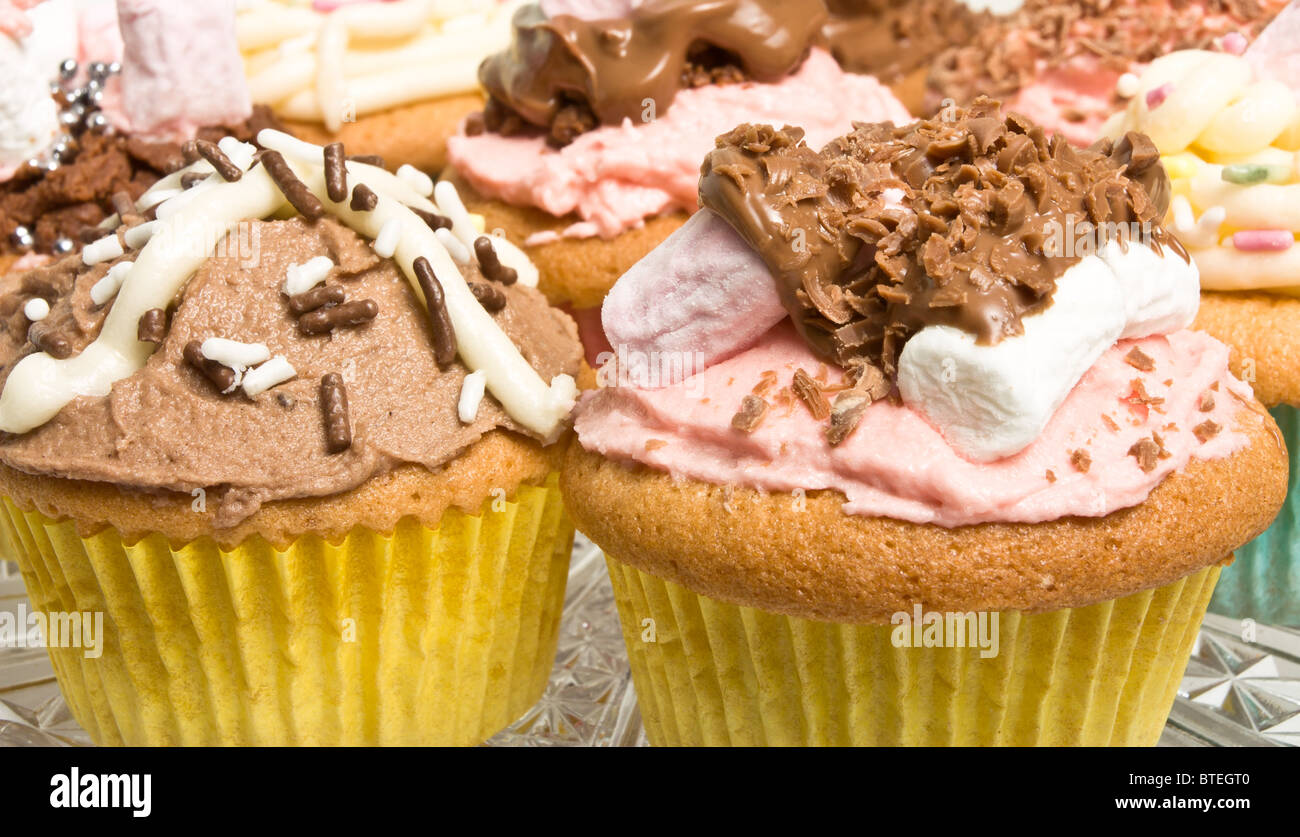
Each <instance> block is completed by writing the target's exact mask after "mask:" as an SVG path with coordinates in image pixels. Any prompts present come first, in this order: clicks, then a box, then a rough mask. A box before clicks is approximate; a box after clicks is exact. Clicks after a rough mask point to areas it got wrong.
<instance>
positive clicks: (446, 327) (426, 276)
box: [411, 256, 456, 369]
mask: <svg viewBox="0 0 1300 837" xmlns="http://www.w3.org/2000/svg"><path fill="white" fill-rule="evenodd" d="M411 268H412V270H414V271H415V278H416V280H417V281H418V282H419V283H420V290H421V291H423V292H424V304H425V307H427V308H428V310H429V326H430V328H431V329H432V331H433V357H434V360H436V361H437V362H438V366H439V367H440V368H443V369H445V368H446V367H447V366H448V364H450V363H451V362H452V361H453V360H455V359H456V330H455V329H454V328H453V327H452V325H451V316H450V315H449V314H448V313H447V300H446V297H444V296H443V292H442V284H441V283H439V282H438V277H437V276H435V275H434V273H433V266H432V265H430V264H429V260H428V259H426V258H425V257H424V256H419V257H417V258H416V260H415V261H414V263H412V265H411Z"/></svg>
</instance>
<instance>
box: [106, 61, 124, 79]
mask: <svg viewBox="0 0 1300 837" xmlns="http://www.w3.org/2000/svg"><path fill="white" fill-rule="evenodd" d="M120 72H122V62H121V61H114V62H113V63H112V64H109V65H108V74H109V75H110V76H115V75H117V74H118V73H120Z"/></svg>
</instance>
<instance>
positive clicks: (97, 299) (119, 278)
mask: <svg viewBox="0 0 1300 837" xmlns="http://www.w3.org/2000/svg"><path fill="white" fill-rule="evenodd" d="M132 264H133V263H132V262H118V263H117V264H115V265H113V266H112V267H110V268H109V269H108V273H105V274H104V275H103V276H102V277H101V278H100V280H99V281H98V282H96V283H95V284H94V285H92V286H91V288H90V301H91V302H93V303H95V304H96V305H103V304H104V303H105V302H108V301H109V300H110V299H112V298H113V297H115V296H117V292H118V290H119V289H120V288H121V287H122V282H123V280H125V279H126V274H128V273H130V272H131V265H132Z"/></svg>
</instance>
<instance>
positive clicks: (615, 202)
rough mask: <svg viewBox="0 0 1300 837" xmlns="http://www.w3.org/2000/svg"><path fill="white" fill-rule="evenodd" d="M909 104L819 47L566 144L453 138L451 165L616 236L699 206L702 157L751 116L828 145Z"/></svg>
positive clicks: (481, 186)
mask: <svg viewBox="0 0 1300 837" xmlns="http://www.w3.org/2000/svg"><path fill="white" fill-rule="evenodd" d="M910 120H911V116H909V115H908V113H907V110H906V108H904V107H903V105H902V104H901V103H900V102H899V101H898V100H897V99H896V98H894V96H893V94H892V93H890V92H889V89H888V88H887V87H884V86H883V85H881V84H880V83H879V82H877V81H876V80H875V79H874V78H871V77H870V76H860V75H852V74H850V73H845V72H844V71H843V70H841V69H840V67H839V65H838V64H836V63H835V59H833V58H831V56H830V54H829V53H827V52H825V51H823V50H819V49H815V50H813V51H812V53H811V54H810V55H809V56H808V59H807V60H806V61H805V62H804V63H803V65H802V66H801V67H800V68H799V71H798V72H796V73H794V74H792V75H790V76H788V77H786V78H785V79H782V80H781V81H780V82H779V83H777V84H754V83H747V84H734V85H709V86H706V87H700V88H696V89H694V90H683V91H681V92H680V93H678V94H677V98H676V99H674V100H673V103H672V107H670V108H668V110H667V111H666V112H664V113H661V114H659V115H658V117H657V118H655V119H653V120H651V121H649V122H646V123H643V124H633V123H632V122H630V121H627V122H624V123H623V124H622V125H611V126H605V127H602V128H598V129H596V130H594V131H590V132H588V133H586V134H583V135H582V136H580V137H578V139H577V140H575V141H574V142H572V143H571V144H569V145H568V146H566V147H564V148H562V149H559V150H555V149H552V148H548V147H547V145H546V143H545V141H544V140H543V139H542V138H541V137H503V136H499V135H497V134H490V133H484V134H480V135H478V136H474V137H470V136H464V135H462V136H455V137H452V138H451V139H450V141H449V142H448V147H447V151H448V156H449V157H450V159H451V162H452V164H453V165H454V166H455V167H456V170H457V171H459V172H460V173H461V174H462V175H463V176H464V177H465V178H466V179H468V180H469V182H470V183H471V184H472V185H473V186H474V188H475V189H477V190H478V191H479V192H481V193H483V194H485V195H489V196H491V197H494V198H498V199H500V200H503V201H505V202H507V203H511V204H515V205H528V206H536V207H539V208H541V209H544V210H545V211H547V212H549V213H550V214H552V215H555V216H557V217H558V216H563V215H567V214H569V213H571V212H576V213H577V214H578V215H579V216H580V217H581V218H582V219H583V221H582V222H581V223H579V224H574V225H573V227H572V228H571V229H570V230H569V231H568V232H567V234H568V235H571V236H575V237H582V236H592V235H600V236H602V237H605V238H613V237H614V236H616V235H618V234H619V233H621V232H623V231H624V230H627V229H631V228H633V227H639V226H641V224H643V223H644V221H645V219H646V218H648V217H651V216H653V215H658V214H660V213H663V212H669V211H672V210H678V209H680V210H685V211H687V212H694V211H695V209H696V207H697V205H698V204H697V196H696V190H697V186H698V182H699V178H700V160H702V159H703V158H704V155H705V154H707V153H708V152H709V151H710V150H711V149H712V148H713V145H714V139H715V138H716V137H717V136H718V135H719V134H723V133H726V132H727V131H729V130H731V129H732V128H734V127H736V126H737V125H739V124H741V123H745V122H756V123H768V124H774V125H778V126H780V125H786V124H790V125H798V126H799V127H801V128H803V129H804V130H805V131H806V132H807V140H808V144H809V145H810V146H812V147H814V148H820V147H821V146H822V145H824V144H825V143H827V142H829V141H830V140H832V139H834V138H835V137H837V136H840V135H841V134H844V133H845V132H847V131H849V130H851V129H852V123H853V122H854V121H860V122H881V121H894V122H898V123H903V122H908V121H910Z"/></svg>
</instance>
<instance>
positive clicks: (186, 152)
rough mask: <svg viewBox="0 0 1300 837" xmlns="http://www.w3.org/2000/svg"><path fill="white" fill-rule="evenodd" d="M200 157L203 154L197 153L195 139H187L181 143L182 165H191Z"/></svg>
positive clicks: (197, 148)
mask: <svg viewBox="0 0 1300 837" xmlns="http://www.w3.org/2000/svg"><path fill="white" fill-rule="evenodd" d="M202 158H203V155H201V154H199V147H198V143H197V142H196V141H195V140H189V141H188V142H185V143H182V144H181V161H182V163H183V165H185V166H192V165H194V164H195V163H197V162H198V161H199V160H201V159H202Z"/></svg>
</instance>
